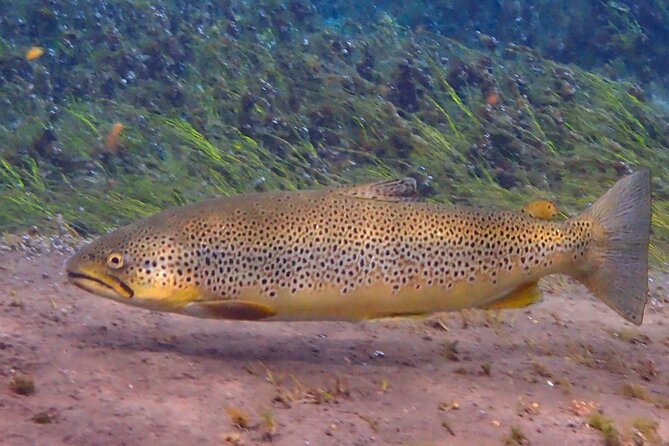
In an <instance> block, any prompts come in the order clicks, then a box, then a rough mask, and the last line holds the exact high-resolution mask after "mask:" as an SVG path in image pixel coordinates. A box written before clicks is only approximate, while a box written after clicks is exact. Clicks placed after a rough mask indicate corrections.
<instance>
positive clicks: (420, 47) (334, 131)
mask: <svg viewBox="0 0 669 446" xmlns="http://www.w3.org/2000/svg"><path fill="white" fill-rule="evenodd" d="M422 3H424V2H416V4H422ZM526 3H535V4H537V5H543V4H544V3H546V2H526ZM642 3H643V2H642ZM651 3H652V2H651ZM448 4H450V2H433V4H432V5H431V6H430V8H432V9H429V8H427V9H426V10H427V11H437V10H439V8H440V7H443V8H445V9H444V11H448ZM328 5H329V6H328ZM342 5H344V4H343V3H340V2H334V3H331V4H330V3H328V4H327V5H326V4H325V3H323V2H321V3H319V2H309V1H306V0H292V1H283V2H279V1H251V2H242V1H224V2H198V3H197V5H195V4H194V3H193V2H186V1H178V0H173V1H156V2H145V1H140V0H136V1H130V0H114V1H107V2H85V3H81V2H77V1H74V0H67V1H60V2H53V1H43V0H39V1H38V0H30V1H23V2H20V3H19V4H18V6H11V7H10V6H9V5H7V4H3V5H0V35H1V36H2V38H1V39H0V91H1V94H0V103H1V104H0V229H1V230H5V231H15V230H20V229H21V228H26V227H30V226H31V225H38V224H39V225H41V227H48V225H49V222H52V223H51V224H52V225H55V223H54V222H55V221H56V220H58V218H57V216H58V215H60V216H62V219H63V220H64V221H65V222H66V223H67V224H68V225H69V226H70V227H71V228H72V229H73V230H74V231H76V232H78V233H80V234H83V235H87V234H94V233H100V232H103V231H106V230H108V229H110V228H112V227H115V226H118V225H120V224H123V223H126V222H129V221H131V220H134V219H136V218H137V217H140V216H145V215H147V214H151V213H154V212H156V211H157V210H159V209H162V208H165V207H169V206H172V205H179V204H184V203H188V202H192V201H196V200H200V199H203V198H205V197H209V196H212V195H229V194H233V193H237V192H242V191H252V190H268V189H298V188H306V187H319V186H324V185H330V184H338V183H349V182H363V181H373V180H377V179H384V178H391V177H398V176H406V175H408V176H412V177H414V178H416V180H417V181H418V183H419V188H420V192H421V193H422V194H423V195H424V196H426V197H428V199H430V200H435V201H440V202H450V203H467V204H485V205H489V204H491V203H494V204H496V205H499V206H508V207H513V208H516V209H519V208H521V207H523V206H524V205H525V204H527V203H529V202H530V201H532V200H534V199H538V198H542V199H549V200H552V201H555V202H556V203H557V204H558V206H559V208H560V210H561V211H562V212H563V213H564V214H566V215H572V214H575V213H576V212H577V211H579V210H581V209H582V208H583V207H585V206H587V204H588V203H590V202H591V201H592V200H593V199H594V198H596V197H597V196H599V195H600V194H601V193H602V192H603V191H604V190H605V189H607V188H608V187H609V186H610V185H611V184H612V183H613V182H614V180H615V179H616V178H618V177H620V176H622V175H625V174H626V173H628V172H630V171H631V169H632V168H633V167H634V166H647V167H651V169H652V170H653V175H654V184H653V187H654V198H655V203H654V217H653V219H654V220H653V223H654V225H653V232H654V242H653V243H654V245H653V251H654V253H655V254H656V256H657V257H658V258H659V257H661V253H662V249H661V246H663V243H665V242H666V241H668V240H669V183H667V181H668V179H669V122H668V120H667V117H666V116H662V111H661V110H658V109H657V108H655V107H654V106H653V105H652V104H650V103H648V102H647V99H646V98H645V95H644V93H643V89H642V88H641V87H639V86H638V85H637V84H635V83H626V82H621V81H613V80H610V79H609V78H607V77H604V76H602V74H601V73H602V72H600V74H595V73H593V72H590V71H587V70H586V69H584V68H581V67H579V66H577V65H564V64H562V63H559V62H556V61H552V60H550V59H549V58H546V57H544V56H542V55H541V53H540V52H539V51H537V50H534V49H532V48H530V47H529V46H527V44H528V43H529V42H526V43H524V44H519V43H512V42H505V41H504V40H502V39H501V38H502V37H505V36H500V40H499V41H497V39H495V41H494V42H492V41H489V40H486V39H485V38H483V37H481V36H480V35H479V34H476V33H475V32H474V31H471V32H469V34H468V35H467V38H461V39H459V40H456V39H454V38H451V37H448V36H446V35H445V34H448V32H446V31H445V30H441V29H437V28H435V27H431V26H416V23H404V22H403V21H406V20H408V19H407V18H410V17H411V15H410V14H409V13H408V12H406V11H403V12H402V14H403V15H401V16H400V15H398V16H397V17H400V18H401V20H400V19H398V18H396V16H395V15H394V14H391V13H389V12H384V11H383V10H382V8H383V4H380V6H379V5H377V7H375V8H374V14H370V15H369V17H372V18H373V19H372V20H369V19H368V20H366V21H362V20H360V21H356V20H354V19H351V17H353V18H355V15H353V13H351V17H347V16H346V15H345V14H343V12H345V11H346V10H345V9H344V7H343V6H342ZM439 5H441V6H439ZM349 6H350V5H349ZM363 6H364V5H363ZM363 6H361V8H360V10H361V11H365V7H363ZM481 8H483V6H481ZM481 10H483V9H481ZM337 11H339V12H337ZM621 13H622V12H621ZM435 17H436V16H435ZM665 23H666V22H665ZM138 24H141V26H138ZM511 37H513V36H512V35H510V37H509V38H511ZM467 39H470V40H471V39H476V42H478V43H477V44H474V43H471V42H468V40H467ZM463 42H464V43H463ZM539 46H541V45H539ZM33 48H40V49H43V53H42V54H40V55H39V56H37V57H28V52H29V51H31V50H32V49H33ZM584 51H585V50H584ZM545 54H546V55H547V56H549V57H554V58H557V59H564V60H567V61H570V62H576V63H580V62H581V60H579V59H578V58H577V57H574V58H570V57H566V56H565V57H562V56H560V57H558V56H559V55H556V54H552V53H551V52H550V51H547V52H546V53H545ZM36 55H37V52H34V53H33V56H36ZM588 60H592V61H593V63H594V62H595V59H588ZM663 60H664V61H665V62H666V60H667V59H666V58H665V59H663ZM584 66H585V67H586V68H589V66H588V65H587V64H585V65H584ZM621 77H625V76H621ZM652 77H653V76H651V78H652Z"/></svg>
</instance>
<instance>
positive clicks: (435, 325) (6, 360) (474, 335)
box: [0, 253, 669, 446]
mask: <svg viewBox="0 0 669 446" xmlns="http://www.w3.org/2000/svg"><path fill="white" fill-rule="evenodd" d="M64 259H65V258H64V257H62V256H60V255H50V256H41V257H34V258H25V256H22V255H20V254H16V253H4V254H3V261H2V262H1V263H0V265H1V266H0V273H2V274H1V276H0V277H1V278H0V384H1V386H0V434H1V435H0V444H2V445H59V444H67V445H121V444H123V445H140V444H142V445H145V444H160V445H179V446H183V445H190V444H198V445H210V444H211V445H220V444H236V445H254V444H270V442H271V443H273V444H276V445H291V446H294V445H297V446H300V445H313V446H320V445H369V444H379V445H386V444H387V445H468V446H471V445H485V444H494V445H498V444H502V443H503V442H505V441H506V442H507V444H529V443H531V444H535V445H552V444H556V445H557V444H569V445H577V444H578V445H591V444H592V445H599V444H604V440H603V436H602V433H601V432H599V431H597V430H596V429H593V428H592V427H590V426H589V425H588V424H587V421H588V419H589V417H590V413H591V412H593V411H595V410H599V411H601V412H602V413H603V414H605V415H606V416H608V417H611V418H612V420H613V423H614V426H615V428H616V429H617V431H618V432H619V433H620V436H621V438H622V439H623V441H625V442H628V441H631V440H633V439H636V440H637V441H638V442H641V443H638V444H643V441H644V438H643V437H645V441H647V443H646V444H662V443H663V442H667V441H669V410H668V408H669V399H668V398H669V311H668V310H667V308H669V297H668V294H667V293H668V290H669V285H668V283H669V276H667V275H662V274H659V273H655V274H653V278H654V280H653V284H652V297H653V299H652V302H651V305H650V306H649V308H648V309H647V312H646V320H645V322H644V325H643V326H641V327H639V328H637V327H633V326H631V325H629V324H627V323H625V322H624V321H623V320H622V319H621V318H620V317H618V316H617V315H616V314H615V313H614V312H613V311H611V310H609V309H608V308H606V307H605V306H604V305H603V304H601V303H599V302H596V301H594V300H593V298H592V297H590V296H589V295H588V294H587V292H586V291H585V290H584V289H583V288H581V287H579V286H576V285H572V284H570V283H568V282H566V281H564V280H560V279H555V280H552V281H550V282H549V283H548V284H546V285H545V286H544V288H545V289H546V298H545V299H544V302H543V303H541V304H539V305H536V306H534V307H532V308H531V309H529V310H515V311H504V312H500V313H492V312H483V311H468V312H462V313H457V314H442V315H435V316H432V317H430V318H428V319H396V320H384V321H375V322H363V323H355V324H354V323H245V322H244V323H240V322H228V321H214V320H201V319H195V318H189V317H187V316H178V315H169V314H158V313H152V312H149V311H146V310H141V309H138V308H134V307H131V306H125V305H121V304H117V303H114V302H111V301H107V300H105V299H102V298H98V297H95V296H92V295H89V294H87V293H85V292H83V291H80V290H78V289H76V288H73V287H71V286H69V285H65V284H63V275H62V272H61V265H62V264H63V261H64ZM17 377H19V378H20V377H28V378H29V379H32V380H34V385H35V392H34V393H33V394H30V395H27V396H26V395H20V394H18V393H17V392H16V391H17V390H19V391H21V390H22V389H18V388H17V385H16V383H17V381H16V380H17ZM27 393H29V392H27ZM639 418H640V419H643V420H645V421H654V422H656V423H657V425H656V429H655V432H649V431H648V430H647V429H646V430H645V434H642V433H640V432H638V431H635V429H634V427H633V424H634V423H635V420H636V419H639ZM235 423H237V425H236V424H235ZM636 423H637V425H639V422H638V420H637V421H636ZM240 425H241V426H240ZM513 427H516V429H515V431H516V435H515V440H512V439H511V431H512V428H513ZM651 430H652V429H651ZM653 434H654V435H653ZM523 436H525V437H526V439H527V440H525V441H524V440H522V437H523ZM513 441H516V442H515V443H513Z"/></svg>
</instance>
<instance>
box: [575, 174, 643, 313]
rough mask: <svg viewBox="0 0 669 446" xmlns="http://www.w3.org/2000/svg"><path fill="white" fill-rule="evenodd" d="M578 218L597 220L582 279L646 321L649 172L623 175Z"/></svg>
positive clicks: (608, 300) (608, 301) (598, 293)
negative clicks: (588, 260) (588, 259)
mask: <svg viewBox="0 0 669 446" xmlns="http://www.w3.org/2000/svg"><path fill="white" fill-rule="evenodd" d="M579 218H584V219H587V220H590V221H591V222H593V246H592V250H591V252H590V253H589V258H590V262H589V263H588V266H587V267H586V268H587V269H586V270H585V271H584V272H583V274H582V275H580V276H579V277H578V279H579V280H580V281H581V282H583V283H584V284H585V285H586V286H587V287H588V289H590V291H591V292H592V293H593V294H595V296H597V297H598V298H599V299H601V300H602V301H604V302H605V303H606V304H607V305H608V306H609V307H611V308H613V309H614V310H615V311H617V312H618V313H619V314H620V315H621V316H622V317H624V318H625V319H627V320H628V321H630V322H633V323H635V324H637V325H639V324H641V322H642V321H643V311H644V307H645V306H646V299H647V294H648V240H649V236H650V223H651V210H650V171H649V170H648V169H643V170H639V171H638V172H636V173H634V174H632V175H629V176H626V177H624V178H622V179H620V180H619V181H618V182H617V183H616V184H614V185H613V187H612V188H611V189H609V190H608V191H607V192H606V193H605V194H604V195H603V196H602V197H601V198H600V199H599V200H597V202H595V204H593V205H592V206H591V207H590V208H589V209H587V210H586V211H585V212H583V214H582V215H581V216H580V217H579Z"/></svg>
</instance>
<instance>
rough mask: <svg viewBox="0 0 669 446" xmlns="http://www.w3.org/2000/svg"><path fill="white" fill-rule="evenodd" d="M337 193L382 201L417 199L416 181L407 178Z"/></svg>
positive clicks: (354, 187)
mask: <svg viewBox="0 0 669 446" xmlns="http://www.w3.org/2000/svg"><path fill="white" fill-rule="evenodd" d="M336 192H337V193H340V194H345V195H348V196H351V197H356V198H366V199H369V200H382V201H413V200H416V199H417V195H418V188H417V187H416V180H414V179H413V178H410V177H407V178H402V179H399V180H388V181H380V182H378V183H370V184H361V185H358V186H351V187H343V188H341V189H336Z"/></svg>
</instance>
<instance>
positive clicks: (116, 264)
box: [107, 252, 123, 269]
mask: <svg viewBox="0 0 669 446" xmlns="http://www.w3.org/2000/svg"><path fill="white" fill-rule="evenodd" d="M107 266H108V267H110V268H111V269H119V268H122V267H123V254H121V253H120V252H112V253H111V254H109V257H107Z"/></svg>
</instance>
